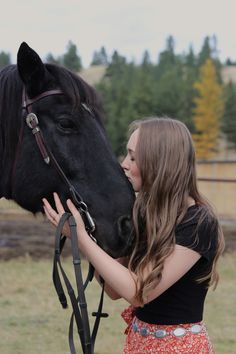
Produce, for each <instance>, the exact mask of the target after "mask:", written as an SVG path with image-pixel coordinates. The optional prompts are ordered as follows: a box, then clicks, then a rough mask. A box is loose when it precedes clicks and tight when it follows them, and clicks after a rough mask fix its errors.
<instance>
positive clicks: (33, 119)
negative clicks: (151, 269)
mask: <svg viewBox="0 0 236 354" xmlns="http://www.w3.org/2000/svg"><path fill="white" fill-rule="evenodd" d="M52 95H63V92H62V91H61V90H59V89H55V90H48V91H45V92H43V93H41V94H40V95H38V96H36V97H34V98H31V99H30V98H29V97H28V96H27V93H26V90H25V88H24V89H23V95H22V108H23V109H24V110H26V114H27V115H26V118H25V120H26V123H27V126H28V127H29V128H30V129H31V131H32V134H33V135H34V137H35V140H36V143H37V146H38V149H39V151H40V153H41V155H42V158H43V160H44V162H45V163H46V164H47V165H50V164H51V165H52V166H53V167H54V168H55V169H56V170H57V172H58V174H59V175H60V177H61V179H62V180H63V182H64V183H65V184H66V185H67V187H68V189H69V191H70V194H71V198H72V200H73V202H74V204H75V205H76V207H77V209H78V210H79V212H80V214H81V216H82V218H83V220H84V223H85V227H86V230H87V232H88V234H89V236H90V237H91V238H92V239H93V241H94V242H96V243H97V240H96V238H95V237H94V236H93V235H92V233H93V232H94V231H95V223H94V221H93V219H92V217H91V215H90V213H89V211H88V207H87V204H86V203H85V202H84V201H83V199H82V197H81V195H80V194H79V193H78V191H77V190H76V189H75V187H74V186H73V185H72V184H71V183H70V181H69V180H68V178H67V177H66V175H65V173H64V172H63V170H62V168H61V167H60V165H59V164H58V162H57V160H56V158H55V156H54V155H53V153H52V151H51V149H50V148H49V146H48V145H47V143H46V141H45V139H44V137H43V134H42V131H41V129H40V126H39V119H38V117H37V115H36V114H35V113H33V108H32V105H33V104H34V103H35V102H38V101H39V100H41V99H43V98H45V97H48V96H52ZM81 106H82V108H83V109H85V110H86V111H87V112H88V113H90V114H91V115H92V116H93V117H94V115H93V112H92V111H91V110H90V109H89V107H88V106H87V105H86V104H85V103H81ZM66 222H68V223H69V227H70V234H71V251H72V256H73V265H74V272H75V279H76V286H77V294H78V295H77V297H76V295H75V292H74V289H73V287H72V286H71V283H70V281H69V279H68V277H67V275H66V273H65V271H64V269H63V267H62V264H61V259H60V256H61V253H62V250H63V247H64V244H65V242H66V239H67V237H65V236H64V235H63V231H62V230H63V226H64V224H65V223H66ZM59 271H60V272H61V276H62V278H63V280H64V283H65V286H66V288H67V292H68V294H69V297H70V301H71V305H72V309H73V312H72V315H71V319H70V325H69V346H70V351H71V354H76V350H75V345H74V337H73V323H74V319H75V322H76V325H77V331H78V335H79V339H80V342H81V347H82V350H83V354H93V353H94V344H95V340H96V335H97V330H98V327H99V323H100V318H101V317H108V314H106V313H102V307H103V298H104V286H105V283H104V281H103V279H101V283H102V292H101V297H100V302H99V305H98V310H97V312H93V313H92V315H93V316H95V317H96V318H95V321H94V326H93V331H92V334H91V333H90V326H89V318H88V310H87V303H86V297H85V289H86V287H87V285H88V283H89V281H91V280H92V279H93V275H94V268H93V266H92V265H91V264H89V271H88V275H87V278H86V280H85V282H84V283H83V276H82V270H81V258H80V253H79V245H78V237H77V230H76V222H75V219H74V217H73V216H72V214H70V213H64V214H63V215H62V217H61V219H60V221H59V224H58V227H57V229H56V235H55V253H54V262H53V283H54V287H55V289H56V292H57V295H58V298H59V301H60V303H61V305H62V307H63V308H67V299H66V296H65V292H64V290H63V286H62V283H61V277H60V275H59Z"/></svg>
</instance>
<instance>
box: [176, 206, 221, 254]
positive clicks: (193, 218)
mask: <svg viewBox="0 0 236 354" xmlns="http://www.w3.org/2000/svg"><path fill="white" fill-rule="evenodd" d="M200 214H201V213H200V212H199V210H198V207H197V206H196V207H195V206H194V207H192V208H189V209H188V211H187V214H186V216H185V218H184V220H183V222H181V223H180V224H179V225H178V226H177V228H176V230H175V237H176V244H178V245H181V246H184V247H188V248H190V249H192V250H194V251H196V252H198V253H199V254H201V256H203V257H204V258H206V259H207V260H208V261H211V260H212V259H213V258H214V256H215V253H216V249H217V228H218V223H217V220H216V219H214V218H213V217H208V216H206V217H205V218H204V220H203V221H202V222H199V220H200Z"/></svg>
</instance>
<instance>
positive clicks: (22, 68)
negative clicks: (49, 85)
mask: <svg viewBox="0 0 236 354" xmlns="http://www.w3.org/2000/svg"><path fill="white" fill-rule="evenodd" d="M17 68H18V72H19V75H20V78H21V80H22V81H23V83H24V84H25V87H26V90H27V93H28V95H29V96H31V97H33V96H35V95H37V94H39V93H40V91H42V88H43V86H44V85H45V81H47V80H46V76H47V75H46V74H47V71H46V68H45V66H44V64H43V62H42V60H41V59H40V57H39V55H38V54H37V53H36V52H35V51H34V50H33V49H32V48H30V47H29V46H28V44H27V43H25V42H23V43H21V45H20V48H19V50H18V53H17Z"/></svg>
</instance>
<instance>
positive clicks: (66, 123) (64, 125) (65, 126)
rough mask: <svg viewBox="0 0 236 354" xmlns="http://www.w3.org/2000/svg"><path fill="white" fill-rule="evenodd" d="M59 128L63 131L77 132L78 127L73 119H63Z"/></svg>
mask: <svg viewBox="0 0 236 354" xmlns="http://www.w3.org/2000/svg"><path fill="white" fill-rule="evenodd" d="M58 126H59V128H60V129H62V130H66V131H70V130H75V129H76V126H75V124H74V122H73V121H72V120H71V119H67V118H61V119H60V120H59V124H58Z"/></svg>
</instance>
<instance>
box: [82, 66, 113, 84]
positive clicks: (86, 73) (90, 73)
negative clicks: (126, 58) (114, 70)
mask: <svg viewBox="0 0 236 354" xmlns="http://www.w3.org/2000/svg"><path fill="white" fill-rule="evenodd" d="M106 68H107V67H106V66H104V65H93V66H90V67H89V68H87V69H83V70H82V71H80V72H79V76H81V77H82V79H84V80H85V81H86V82H87V83H88V84H90V85H91V86H94V85H96V84H98V83H99V82H100V81H101V79H102V78H103V76H104V75H105V72H106Z"/></svg>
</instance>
